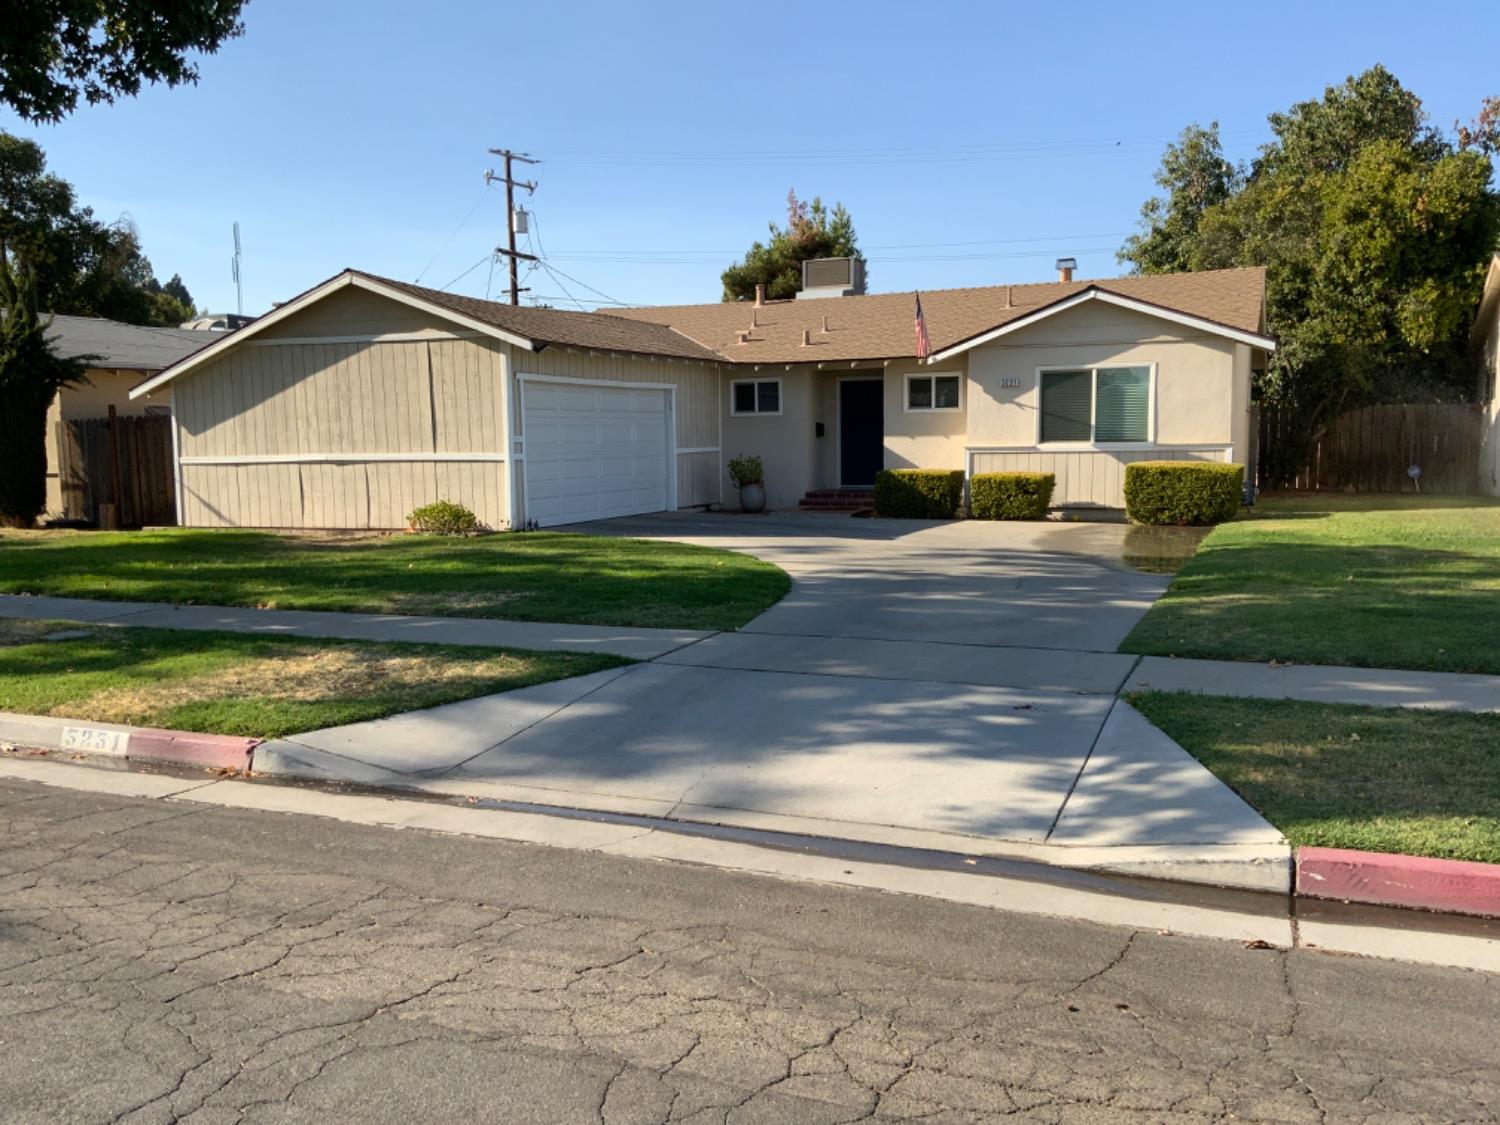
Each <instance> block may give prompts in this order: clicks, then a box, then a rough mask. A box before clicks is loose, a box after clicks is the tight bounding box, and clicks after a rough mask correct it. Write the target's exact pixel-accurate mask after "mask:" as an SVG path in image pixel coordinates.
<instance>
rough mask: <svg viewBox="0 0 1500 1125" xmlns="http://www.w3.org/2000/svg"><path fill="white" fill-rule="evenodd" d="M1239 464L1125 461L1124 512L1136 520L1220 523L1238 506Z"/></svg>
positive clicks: (1241, 472) (1241, 471)
mask: <svg viewBox="0 0 1500 1125" xmlns="http://www.w3.org/2000/svg"><path fill="white" fill-rule="evenodd" d="M1244 487H1245V468H1244V466H1243V465H1226V464H1225V463H1224V462H1222V461H1136V462H1133V463H1132V464H1129V465H1126V466H1125V513H1126V515H1128V516H1129V517H1130V518H1131V519H1132V520H1134V521H1135V522H1136V523H1152V524H1171V525H1176V526H1179V527H1180V526H1183V525H1186V524H1212V523H1223V522H1224V521H1225V520H1229V519H1233V518H1234V515H1235V513H1236V512H1238V511H1239V510H1240V497H1241V494H1242V493H1243V491H1244Z"/></svg>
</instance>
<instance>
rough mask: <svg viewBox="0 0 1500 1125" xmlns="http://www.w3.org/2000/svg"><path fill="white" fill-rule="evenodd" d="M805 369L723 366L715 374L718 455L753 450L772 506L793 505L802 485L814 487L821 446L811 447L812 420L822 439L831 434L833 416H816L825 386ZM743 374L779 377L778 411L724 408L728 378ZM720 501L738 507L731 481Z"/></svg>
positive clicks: (726, 457) (747, 453) (744, 376)
mask: <svg viewBox="0 0 1500 1125" xmlns="http://www.w3.org/2000/svg"><path fill="white" fill-rule="evenodd" d="M816 375H817V373H815V372H810V371H806V370H792V371H786V370H784V369H779V370H774V371H772V370H767V371H761V372H754V371H729V370H726V371H725V372H724V373H723V375H722V376H721V378H720V392H721V398H722V404H723V405H722V411H723V419H724V461H723V464H726V465H727V464H728V462H729V459H730V458H733V457H748V456H759V457H760V459H761V461H762V462H763V463H764V464H765V468H766V504H767V505H768V506H769V507H772V508H795V507H796V506H797V503H798V501H800V500H801V499H802V497H803V494H804V493H806V492H807V490H808V489H810V488H814V487H816V484H815V482H816V480H817V477H818V473H819V468H820V465H821V461H822V457H823V456H824V455H823V454H822V452H821V451H820V450H819V449H817V448H816V447H815V444H814V443H815V442H816V441H817V440H818V439H817V438H815V437H814V436H813V435H814V426H813V423H814V421H818V420H821V421H824V422H825V428H826V431H827V435H828V436H827V437H825V438H823V439H822V441H823V442H825V443H827V442H829V441H831V440H832V436H833V425H832V422H833V419H832V417H829V418H827V419H820V418H819V417H818V415H819V411H820V402H824V401H825V400H823V399H822V398H821V396H822V395H823V394H825V393H826V392H825V391H824V390H823V387H822V385H821V383H818V382H817V380H816ZM744 379H779V380H781V413H780V414H769V415H768V414H751V415H738V416H737V415H734V414H732V413H731V411H730V402H731V398H730V395H731V391H730V384H731V383H734V382H737V381H740V380H744ZM724 503H725V506H726V507H729V508H737V507H739V494H738V492H737V491H736V490H735V488H734V485H733V484H732V483H728V482H726V484H725V486H724Z"/></svg>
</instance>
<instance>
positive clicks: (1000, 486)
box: [969, 473, 1057, 520]
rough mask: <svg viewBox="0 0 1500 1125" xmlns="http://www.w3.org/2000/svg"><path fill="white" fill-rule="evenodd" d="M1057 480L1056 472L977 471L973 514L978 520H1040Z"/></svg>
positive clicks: (972, 481) (972, 483)
mask: <svg viewBox="0 0 1500 1125" xmlns="http://www.w3.org/2000/svg"><path fill="white" fill-rule="evenodd" d="M1056 484H1057V477H1056V476H1055V475H1054V474H1052V473H975V474H974V475H973V476H972V477H970V478H969V514H970V515H971V516H973V517H974V518H975V519H976V520H1039V519H1041V518H1042V517H1043V516H1045V515H1046V514H1047V505H1048V504H1049V503H1051V501H1052V489H1053V487H1054V486H1055V485H1056Z"/></svg>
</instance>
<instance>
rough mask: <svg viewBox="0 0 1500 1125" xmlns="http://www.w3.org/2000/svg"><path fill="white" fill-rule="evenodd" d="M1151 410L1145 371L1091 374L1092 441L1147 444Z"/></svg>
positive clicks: (1111, 369)
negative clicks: (1092, 378)
mask: <svg viewBox="0 0 1500 1125" xmlns="http://www.w3.org/2000/svg"><path fill="white" fill-rule="evenodd" d="M1150 408H1151V369H1150V368H1149V367H1101V368H1100V369H1099V370H1098V371H1096V372H1094V440H1095V441H1147V440H1149V436H1148V433H1147V429H1148V427H1149V425H1150Z"/></svg>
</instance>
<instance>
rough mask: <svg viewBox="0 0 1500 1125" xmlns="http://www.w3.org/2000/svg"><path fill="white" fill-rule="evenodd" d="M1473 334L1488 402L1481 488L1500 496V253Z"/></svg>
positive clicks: (1481, 397)
mask: <svg viewBox="0 0 1500 1125" xmlns="http://www.w3.org/2000/svg"><path fill="white" fill-rule="evenodd" d="M1472 338H1473V342H1474V345H1475V351H1476V352H1477V353H1478V356H1479V401H1480V402H1481V403H1483V404H1484V440H1483V443H1482V444H1481V445H1480V447H1479V489H1480V491H1481V492H1486V493H1488V494H1489V495H1491V496H1500V253H1497V254H1495V255H1494V256H1493V257H1492V258H1491V259H1490V268H1489V272H1488V273H1487V274H1485V278H1484V295H1483V297H1481V298H1480V301H1479V314H1478V315H1477V316H1476V317H1475V318H1474V330H1473V336H1472Z"/></svg>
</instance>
